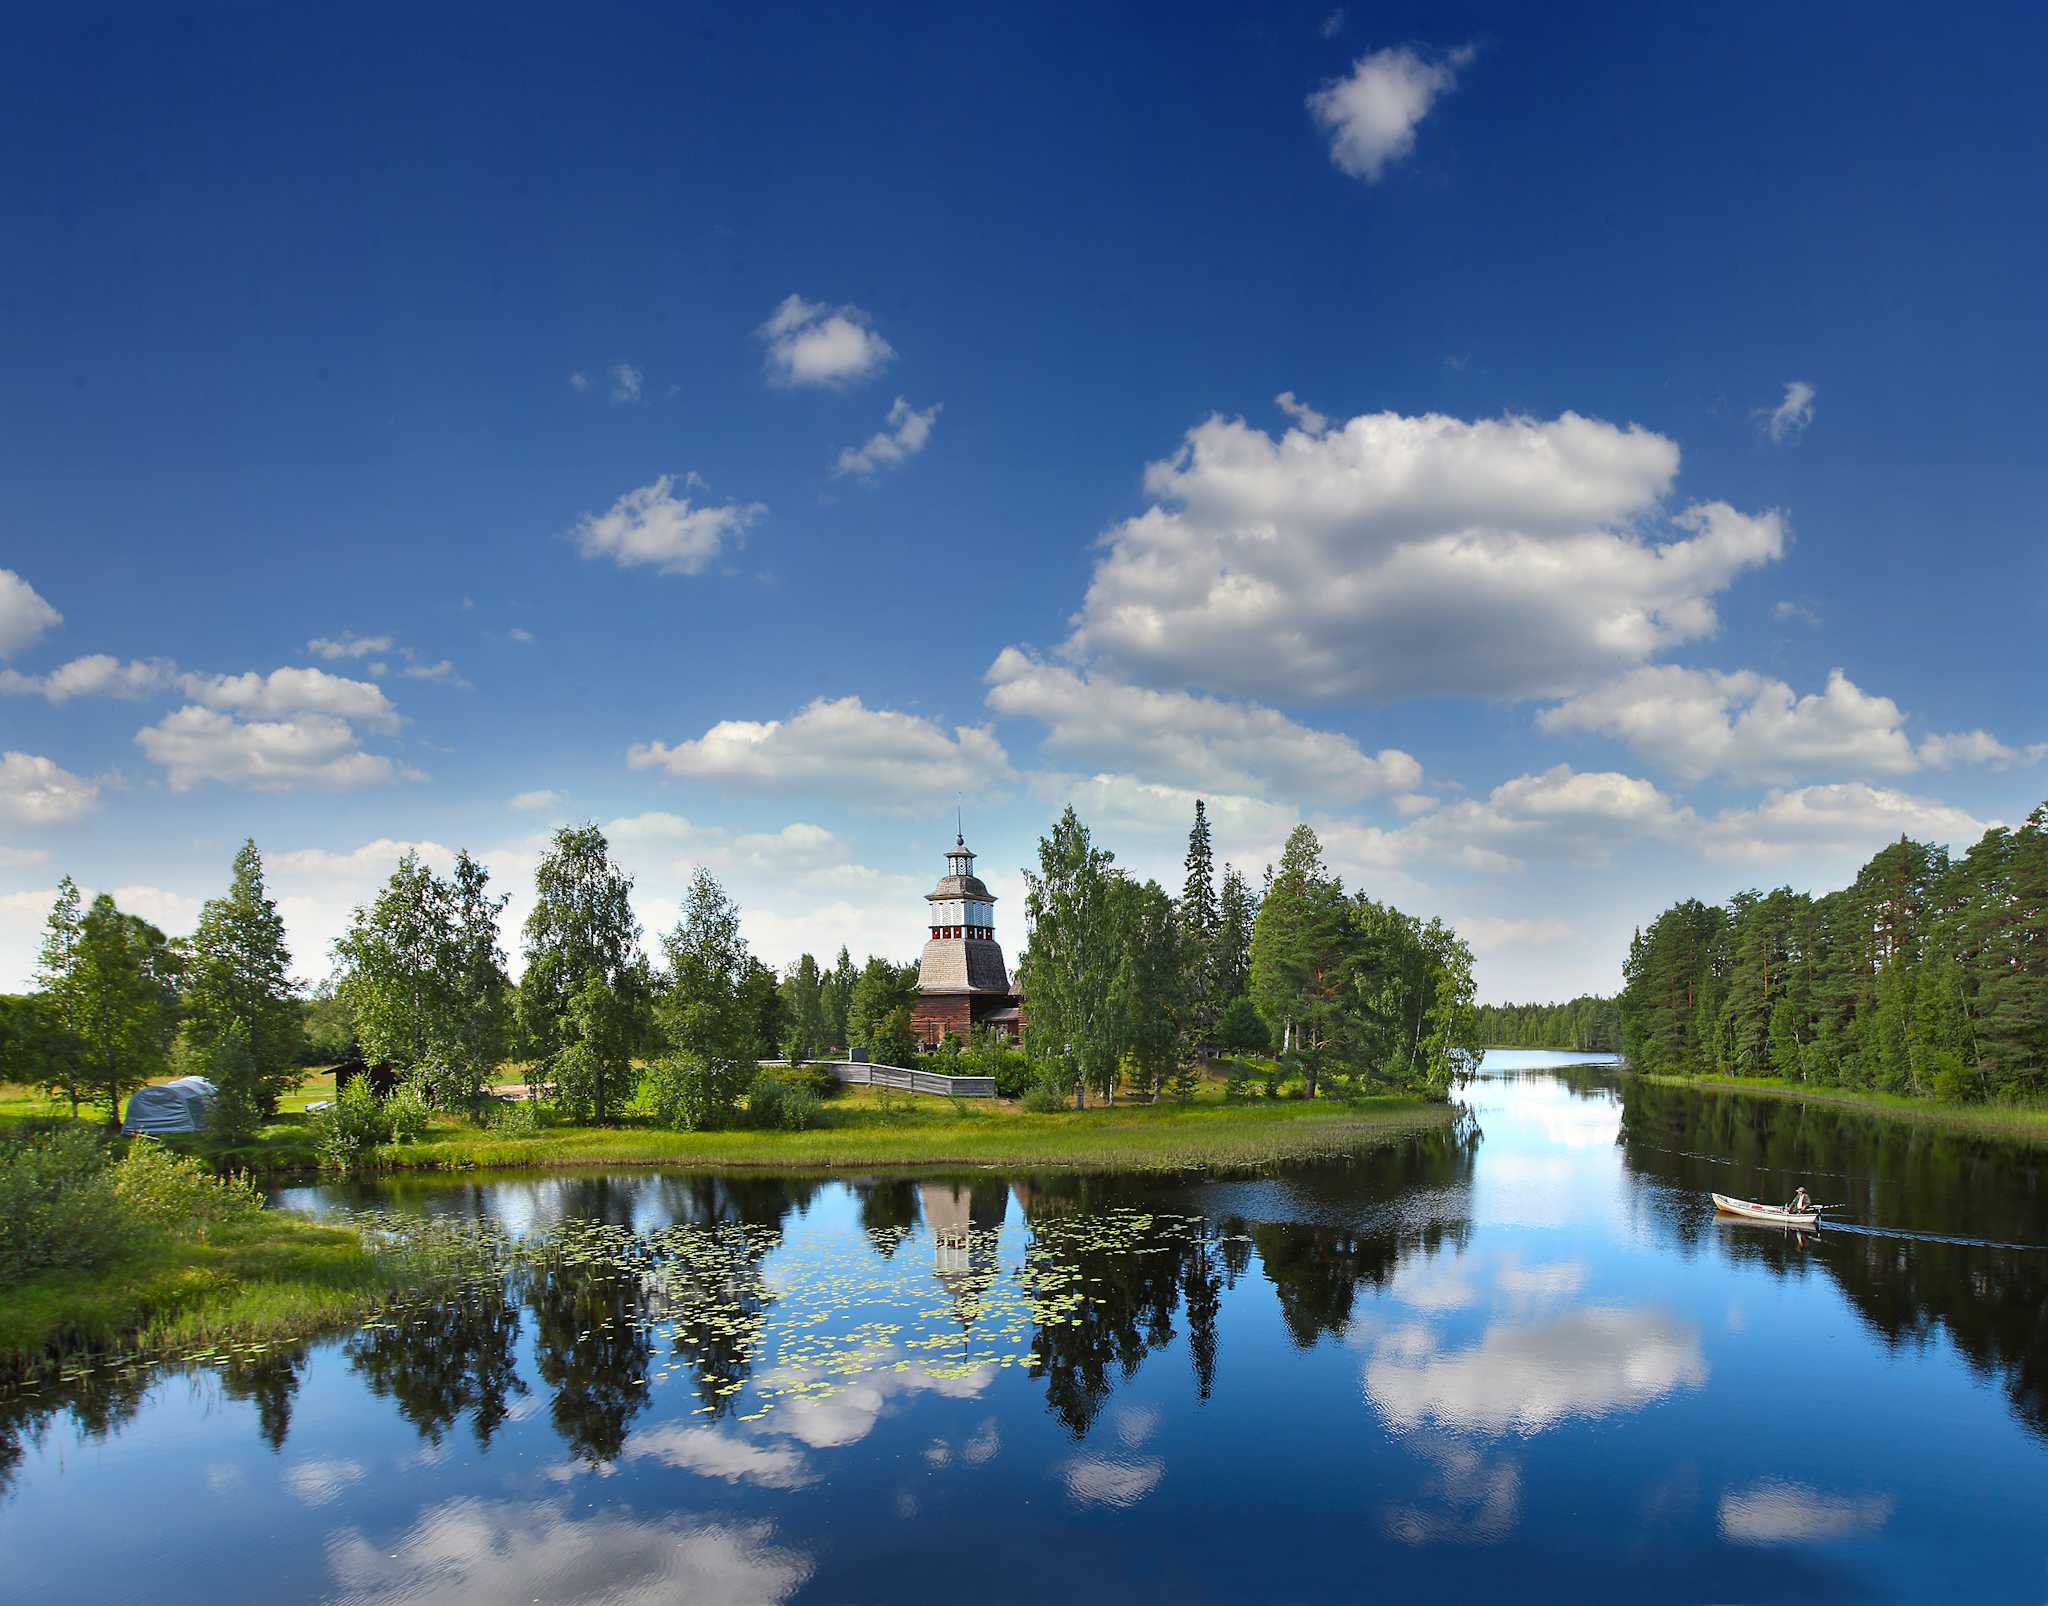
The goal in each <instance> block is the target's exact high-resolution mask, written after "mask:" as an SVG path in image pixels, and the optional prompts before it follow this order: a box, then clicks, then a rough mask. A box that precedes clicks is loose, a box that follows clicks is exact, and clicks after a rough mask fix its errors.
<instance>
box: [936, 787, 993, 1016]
mask: <svg viewBox="0 0 2048 1606" xmlns="http://www.w3.org/2000/svg"><path fill="white" fill-rule="evenodd" d="M924 897H925V902H926V904H927V905H929V907H930V913H929V915H928V916H927V921H928V926H929V929H930V931H931V941H930V942H928V943H926V944H925V956H924V963H923V965H922V966H920V971H921V981H922V985H923V986H924V987H925V989H926V990H927V991H933V990H947V989H949V988H961V989H962V990H966V991H972V992H1008V991H1009V988H1010V977H1009V972H1008V970H1007V969H1006V967H1005V966H1004V964H1003V951H1002V949H1000V948H998V947H997V946H996V895H995V894H994V893H993V892H991V891H989V890H988V887H987V885H986V884H985V883H984V882H983V881H982V879H981V877H980V876H978V875H976V874H975V873H974V850H973V849H972V848H970V847H969V846H968V845H967V837H966V834H965V833H964V832H963V831H961V830H960V829H958V828H957V826H956V829H955V830H954V833H953V845H952V846H951V847H950V848H948V849H946V873H945V874H944V875H943V876H941V877H940V878H939V884H938V885H937V886H936V887H934V888H932V890H931V891H930V892H927V893H926V894H925V895H924Z"/></svg>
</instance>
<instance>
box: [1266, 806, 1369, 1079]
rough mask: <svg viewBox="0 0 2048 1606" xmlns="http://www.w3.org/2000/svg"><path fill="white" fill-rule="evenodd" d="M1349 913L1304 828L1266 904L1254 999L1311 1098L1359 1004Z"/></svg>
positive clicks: (1290, 843)
mask: <svg viewBox="0 0 2048 1606" xmlns="http://www.w3.org/2000/svg"><path fill="white" fill-rule="evenodd" d="M1347 915H1348V909H1347V906H1346V903H1345V898H1344V887H1343V883H1342V882H1340V881H1338V880H1337V879H1336V878H1335V877H1334V876H1332V875H1331V874H1330V873H1329V871H1328V870H1327V869H1326V868H1325V866H1324V864H1323V849H1322V844H1321V842H1319V841H1318V840H1317V839H1316V834H1315V832H1314V831H1312V830H1311V829H1310V828H1309V827H1308V826H1306V825H1297V826H1296V827H1295V828H1294V829H1293V831H1291V832H1290V833H1288V837H1287V844H1286V846H1285V848H1284V849H1283V850H1282V851H1281V855H1280V867H1279V869H1278V871H1277V872H1276V873H1275V874H1274V876H1273V881H1272V885H1271V887H1270V888H1269V889H1268V890H1267V893H1266V896H1265V897H1264V898H1263V899H1262V900H1261V901H1260V904H1259V913H1258V919H1257V922H1256V925H1255V926H1254V929H1253V935H1252V964H1251V995H1252V1002H1253V1003H1255V1004H1257V1005H1258V1008H1259V1013H1260V1015H1262V1016H1264V1017H1265V1021H1266V1025H1267V1028H1268V1029H1269V1030H1270V1031H1271V1032H1272V1033H1273V1037H1274V1040H1275V1043H1276V1045H1277V1048H1278V1051H1279V1053H1280V1055H1281V1056H1282V1057H1283V1058H1286V1059H1291V1060H1293V1061H1294V1062H1295V1063H1296V1064H1298V1065H1299V1066H1300V1067H1301V1072H1302V1082H1303V1086H1304V1089H1305V1091H1306V1092H1307V1094H1308V1096H1309V1097H1310V1098H1314V1097H1315V1096H1316V1084H1317V1080H1318V1078H1319V1076H1320V1073H1321V1072H1322V1070H1323V1068H1324V1065H1325V1063H1326V1061H1327V1060H1328V1059H1329V1058H1330V1057H1331V1056H1332V1055H1333V1053H1336V1052H1338V1051H1339V1050H1340V1049H1341V1047H1342V1044H1343V1039H1344V1035H1345V1033H1344V1027H1345V1025H1346V1024H1347V1023H1346V1021H1345V1019H1344V1017H1345V1014H1346V1012H1347V1010H1348V1009H1350V1008H1351V1007H1353V1005H1354V1003H1355V998H1356V993H1355V990H1354V987H1353V983H1352V978H1351V976H1350V974H1349V971H1348V962H1349V959H1350V943H1349V941H1348V938H1349V937H1350V935H1351V933H1350V931H1349V929H1348V923H1347Z"/></svg>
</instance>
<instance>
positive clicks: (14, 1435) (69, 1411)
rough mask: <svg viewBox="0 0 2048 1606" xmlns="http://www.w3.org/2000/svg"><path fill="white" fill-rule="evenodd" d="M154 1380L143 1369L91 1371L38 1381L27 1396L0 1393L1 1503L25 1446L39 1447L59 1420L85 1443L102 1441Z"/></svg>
mask: <svg viewBox="0 0 2048 1606" xmlns="http://www.w3.org/2000/svg"><path fill="white" fill-rule="evenodd" d="M156 1378H157V1374H156V1373H155V1372H154V1371H152V1370H151V1369H150V1368H148V1367H136V1368H134V1369H132V1370H122V1371H114V1370H95V1371H90V1372H85V1373H82V1374H77V1375H74V1376H71V1377H68V1378H65V1379H63V1380H62V1381H58V1380H55V1379H48V1378H46V1379H43V1380H42V1381H41V1383H40V1386H39V1387H37V1388H36V1389H35V1391H34V1392H32V1393H30V1392H5V1393H0V1501H4V1500H5V1499H6V1498H7V1496H8V1494H9V1493H10V1492H11V1491H12V1489H13V1485H14V1480H15V1477H16V1476H17V1475H18V1474H19V1473H20V1471H21V1462H22V1457H23V1455H24V1454H25V1453H26V1450H27V1447H28V1446H31V1445H37V1444H40V1443H41V1442H42V1438H43V1435H44V1434H45V1433H46V1432H48V1431H49V1428H50V1426H51V1424H52V1423H54V1422H55V1421H56V1420H57V1419H58V1418H59V1417H63V1416H68V1417H70V1419H71V1422H72V1425H73V1426H74V1427H75V1428H76V1429H77V1430H78V1431H79V1432H80V1433H82V1434H83V1435H85V1437H87V1438H89V1439H104V1438H106V1437H108V1436H109V1435H110V1434H114V1433H118V1432H120V1431H121V1430H122V1429H123V1428H125V1427H126V1426H127V1425H128V1423H129V1422H130V1421H131V1420H132V1419H133V1418H134V1416H135V1414H136V1413H137V1411H138V1410H140V1409H141V1406H142V1400H143V1396H144V1395H145V1394H147V1393H148V1392H149V1389H150V1385H151V1384H153V1383H154V1382H155V1381H156Z"/></svg>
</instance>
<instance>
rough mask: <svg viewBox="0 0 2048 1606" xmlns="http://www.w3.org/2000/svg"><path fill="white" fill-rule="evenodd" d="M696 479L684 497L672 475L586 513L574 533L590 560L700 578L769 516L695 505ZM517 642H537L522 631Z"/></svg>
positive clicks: (759, 507)
mask: <svg viewBox="0 0 2048 1606" xmlns="http://www.w3.org/2000/svg"><path fill="white" fill-rule="evenodd" d="M703 483H704V482H703V481H702V480H700V479H699V478H698V477H697V476H696V475H695V474H690V475H686V476H685V477H684V480H683V485H684V490H685V494H683V495H680V496H679V495H677V494H676V479H675V476H674V475H673V474H663V475H661V476H660V477H659V478H657V479H656V480H655V481H654V483H653V484H652V485H643V486H641V487H640V488H639V489H638V490H633V491H628V492H627V493H626V494H625V495H624V496H622V497H620V498H619V499H618V500H617V501H616V502H614V503H613V504H612V505H611V511H610V512H608V513H586V514H585V515H584V516H583V518H582V519H581V520H580V521H579V522H578V523H577V525H576V528H575V529H574V530H572V531H571V532H570V534H571V535H572V537H573V538H574V539H575V542H576V547H577V550H578V551H580V552H581V553H582V554H583V555H584V556H585V557H586V558H610V559H611V560H612V561H613V562H614V563H616V564H617V565H618V566H619V567H620V568H622V569H634V568H641V567H648V566H651V567H652V568H654V569H655V570H657V571H658V572H660V573H662V574H700V573H702V572H703V570H704V569H705V568H706V567H707V566H708V565H709V564H711V563H712V562H713V561H714V560H716V559H717V558H718V556H719V555H720V554H721V553H722V552H723V551H724V550H725V548H726V544H727V543H728V542H731V543H732V544H734V545H738V544H739V543H740V542H742V541H743V540H744V539H745V538H746V532H747V531H748V530H749V529H751V528H752V527H753V526H754V525H755V524H756V523H758V522H759V521H760V520H761V519H762V518H763V517H764V516H765V515H766V514H767V512H768V509H767V507H766V506H765V505H763V504H762V503H760V502H721V503H714V504H707V505H704V506H701V507H699V506H694V505H692V503H691V501H690V498H689V496H688V494H687V493H688V491H689V490H690V489H693V488H698V487H701V486H702V485H703ZM512 636H513V639H514V640H515V641H517V640H528V641H530V640H532V639H533V638H532V637H531V636H527V635H524V634H523V633H522V632H520V631H517V630H515V631H513V632H512Z"/></svg>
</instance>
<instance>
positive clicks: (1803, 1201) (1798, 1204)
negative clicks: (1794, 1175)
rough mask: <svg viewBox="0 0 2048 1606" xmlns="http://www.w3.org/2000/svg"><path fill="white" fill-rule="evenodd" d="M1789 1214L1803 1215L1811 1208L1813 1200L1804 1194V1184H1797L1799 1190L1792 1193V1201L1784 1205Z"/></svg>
mask: <svg viewBox="0 0 2048 1606" xmlns="http://www.w3.org/2000/svg"><path fill="white" fill-rule="evenodd" d="M1785 1209H1786V1212H1787V1213H1788V1214H1790V1215H1795V1216H1803V1215H1806V1214H1807V1213H1808V1212H1810V1211H1811V1210H1812V1209H1813V1201H1812V1200H1811V1199H1809V1198H1808V1197H1807V1196H1806V1184H1805V1183H1803V1182H1802V1183H1800V1184H1799V1191H1798V1192H1797V1193H1795V1194H1793V1195H1792V1202H1791V1203H1790V1204H1788V1205H1787V1206H1785Z"/></svg>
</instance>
